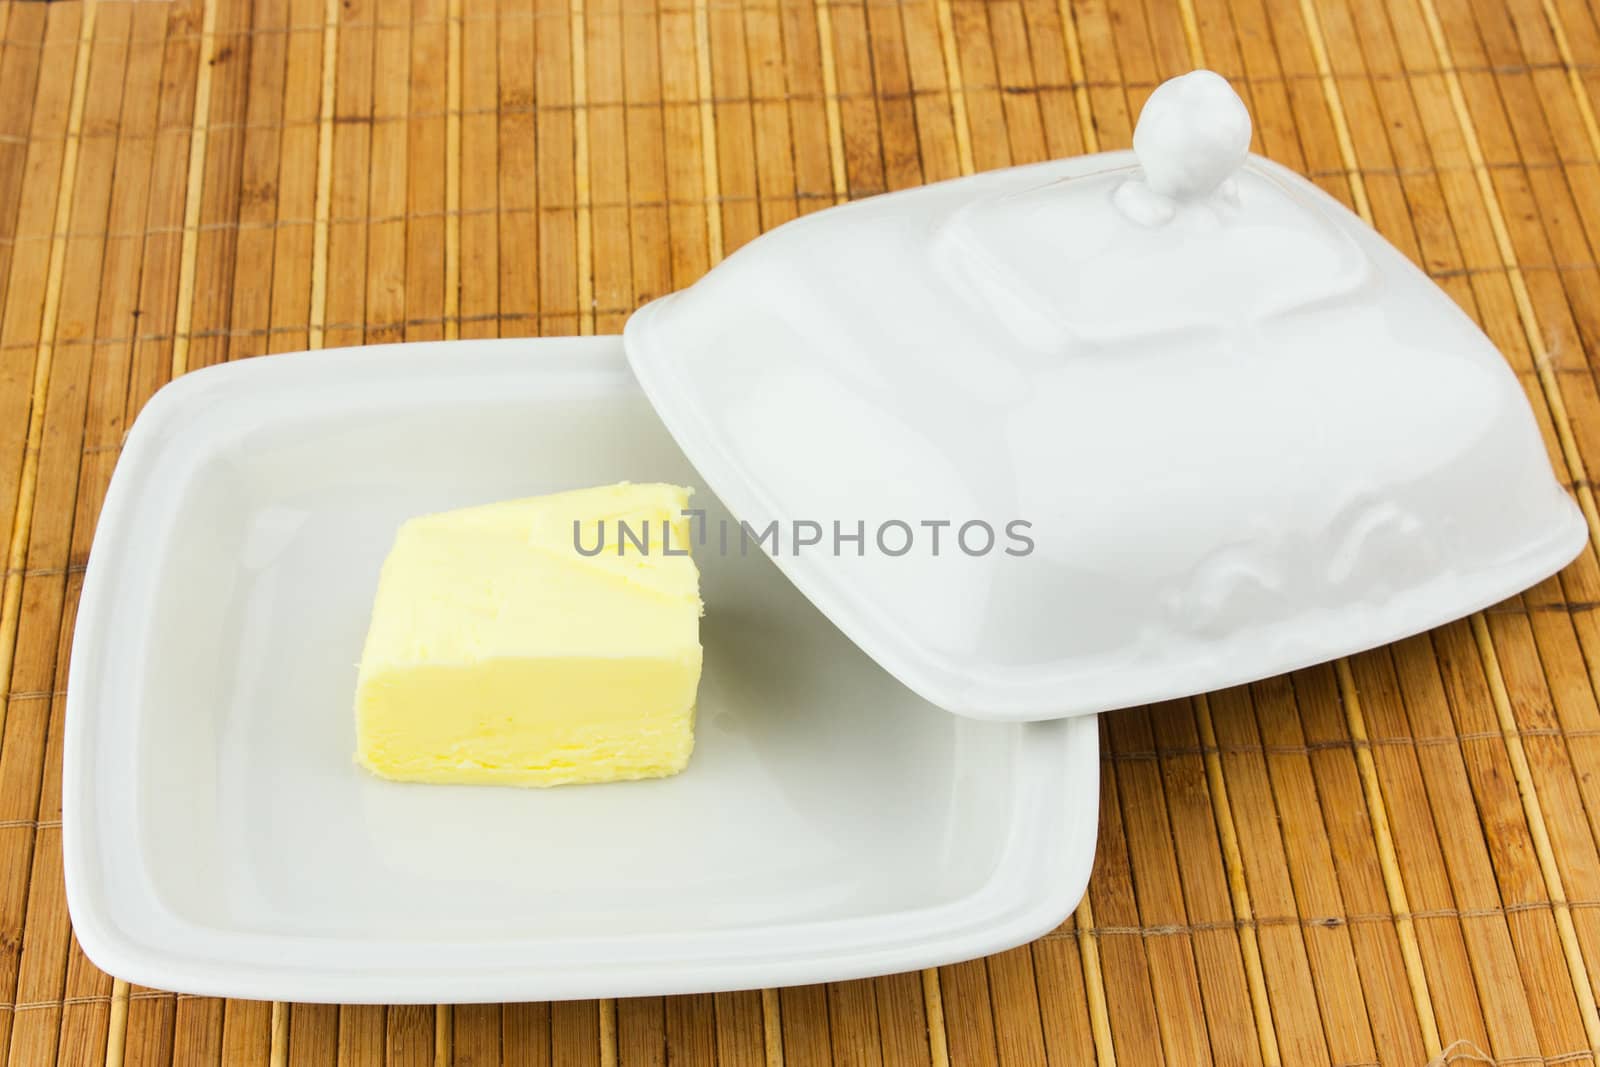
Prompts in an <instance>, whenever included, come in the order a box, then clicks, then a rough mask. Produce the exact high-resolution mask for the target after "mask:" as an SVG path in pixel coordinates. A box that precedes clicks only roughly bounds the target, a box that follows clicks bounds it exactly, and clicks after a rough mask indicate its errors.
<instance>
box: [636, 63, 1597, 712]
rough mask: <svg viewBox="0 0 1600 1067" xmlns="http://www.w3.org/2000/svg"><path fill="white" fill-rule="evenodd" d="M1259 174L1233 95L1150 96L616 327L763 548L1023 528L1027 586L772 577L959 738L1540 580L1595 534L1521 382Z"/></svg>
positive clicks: (966, 574)
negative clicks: (777, 533)
mask: <svg viewBox="0 0 1600 1067" xmlns="http://www.w3.org/2000/svg"><path fill="white" fill-rule="evenodd" d="M1249 140H1250V120H1249V116H1248V114H1247V113H1246V112H1245V108H1244V105H1243V103H1242V102H1241V101H1240V100H1239V98H1238V96H1237V95H1235V94H1234V92H1233V90H1232V89H1231V88H1230V87H1229V86H1228V85H1227V83H1226V82H1225V81H1224V80H1223V79H1222V78H1220V77H1219V76H1217V75H1215V74H1212V73H1210V72H1207V71H1197V72H1195V73H1193V74H1189V75H1185V76H1183V77H1182V78H1177V79H1174V80H1173V81H1170V82H1167V83H1166V84H1164V85H1162V86H1160V87H1159V88H1158V89H1157V90H1156V92H1155V93H1154V94H1153V95H1152V96H1151V97H1150V100H1149V102H1148V104H1147V105H1146V107H1145V109H1144V111H1143V113H1142V114H1141V115H1140V118H1139V122H1138V127H1137V132H1136V134H1135V137H1134V151H1132V152H1110V153H1105V154H1102V155H1094V156H1084V157H1081V158H1076V159H1062V160H1055V161H1052V162H1047V163H1040V164H1037V165H1033V166H1025V167H1018V168H1014V169H1010V170H1000V171H993V172H990V173H986V174H979V175H977V176H974V177H970V178H962V179H958V180H955V181H949V182H944V183H941V184H937V185H930V186H926V187H923V188H918V189H910V190H906V191H902V192H896V193H891V194H889V195H886V196H880V197H874V198H872V199H869V200H862V201H858V202H855V203H851V204H846V205H844V206H842V207H838V208H834V209H831V210H828V211H821V212H817V213H815V214H812V215H807V216H804V217H802V218H799V219H797V220H795V221H793V222H790V223H788V224H787V225H784V226H781V227H779V228H777V229H776V230H773V231H771V232H769V233H767V234H765V235H763V236H761V237H758V238H756V239H755V240H753V241H752V242H750V243H749V244H748V245H745V246H744V247H743V248H741V249H740V250H739V251H738V252H736V253H735V254H734V255H732V256H730V257H729V258H728V259H727V260H726V261H724V262H723V263H722V264H721V265H720V266H718V267H716V268H715V269H713V270H712V271H711V272H710V273H709V274H707V275H706V276H705V277H703V278H702V279H701V280H700V281H698V282H696V283H695V284H694V285H692V286H690V287H689V288H688V289H686V290H684V291H682V292H679V293H675V294H672V295H669V296H666V297H662V298H661V299H659V300H657V301H655V302H654V303H652V304H649V305H647V306H646V307H645V308H643V309H642V310H640V311H639V312H637V313H636V314H635V315H634V316H633V317H632V319H630V320H629V322H628V324H627V331H626V338H627V348H628V356H629V360H630V362H631V364H632V366H633V368H634V371H635V373H636V374H637V375H638V377H639V380H640V382H641V383H642V384H643V386H644V388H645V392H646V393H647V394H648V395H649V396H650V399H651V401H652V402H653V404H654V405H655V407H656V409H657V410H658V411H659V412H660V413H661V415H662V417H663V419H664V420H665V421H666V423H667V426H668V427H669V428H670V429H671V430H672V432H673V435H674V436H675V437H676V438H677V440H678V443H679V444H680V445H681V446H682V447H683V449H684V452H685V454H686V455H687V456H688V457H689V460H690V462H692V463H693V464H694V466H695V468H696V470H698V471H699V472H700V473H701V475H702V476H703V477H704V478H705V480H706V481H707V482H708V483H709V484H710V485H711V486H712V487H713V488H714V489H715V490H716V491H717V492H718V494H720V495H721V497H722V499H723V500H724V501H725V502H726V503H727V504H728V506H729V507H730V508H731V509H732V510H733V512H734V513H735V514H737V515H739V516H740V518H741V519H743V520H745V521H747V522H749V523H751V524H752V525H754V526H755V527H757V528H758V529H764V528H765V527H766V526H767V525H768V524H771V523H776V524H777V525H778V527H779V528H780V529H784V530H787V529H789V528H790V527H792V526H793V525H794V524H796V523H801V524H811V523H816V524H818V525H820V526H821V527H823V528H825V529H831V524H832V523H834V522H836V521H838V522H843V523H846V524H851V528H852V529H853V524H854V523H857V522H860V521H862V520H865V522H866V525H867V527H868V530H869V534H868V537H869V543H870V538H871V531H876V530H881V529H885V528H888V529H889V530H890V531H891V533H892V536H893V537H894V538H895V540H893V541H892V543H891V544H890V545H889V546H888V547H890V548H891V549H899V548H900V547H901V546H902V544H903V542H904V540H905V539H904V537H903V534H902V532H901V529H900V527H899V526H898V525H897V524H898V523H902V522H904V523H908V524H910V525H911V526H913V527H914V528H916V529H917V531H918V532H919V533H920V532H923V531H924V530H927V529H928V527H927V526H925V525H924V524H927V523H930V522H940V521H943V522H949V523H951V524H952V525H951V527H950V528H949V529H950V530H954V529H958V528H959V527H960V526H962V525H964V524H967V523H973V524H982V526H986V527H988V528H989V529H993V530H997V531H999V530H1003V529H1005V528H1006V527H1007V526H1009V525H1010V524H1012V523H1017V522H1025V523H1028V524H1029V526H1028V527H1027V533H1028V537H1029V539H1030V540H1031V541H1032V542H1033V550H1032V551H1031V552H1030V553H1029V554H1027V555H1025V556H1022V557H1020V558H1019V557H1015V556H1011V555H1007V554H1006V553H1004V552H998V551H991V552H989V553H986V554H976V555H972V556H967V555H964V554H963V553H961V552H960V551H945V552H943V553H942V554H941V553H937V552H935V551H934V545H933V544H932V542H931V541H930V540H928V539H926V537H924V539H923V540H922V541H921V542H919V543H918V544H916V545H914V546H913V547H912V549H911V550H910V551H909V552H907V553H905V554H904V555H901V556H895V557H893V558H888V557H887V556H886V554H885V553H883V552H877V551H867V552H865V553H862V554H857V553H856V552H854V551H853V550H850V551H845V552H841V553H833V552H826V551H821V552H819V551H809V552H808V551H785V552H781V553H779V554H778V555H777V556H776V558H777V562H778V563H779V565H780V566H781V567H782V568H783V570H784V572H785V573H786V574H787V575H788V576H789V578H790V579H791V580H792V581H793V582H794V583H795V584H796V585H797V586H798V587H799V588H800V589H801V590H803V591H804V592H805V594H806V595H807V597H809V598H810V599H811V600H812V601H813V602H814V603H816V604H817V605H818V606H819V607H821V608H822V610H823V611H824V612H826V613H827V615H828V616H829V617H830V618H831V619H832V620H833V621H834V622H835V623H837V624H838V626H839V627H840V629H842V630H843V631H844V632H845V633H846V634H848V635H849V636H850V638H851V639H852V640H853V641H855V643H856V644H858V645H860V646H861V647H862V648H864V649H866V650H867V651H868V652H869V653H870V654H871V655H872V656H873V657H874V658H875V659H877V660H878V662H880V663H882V664H883V665H884V666H885V667H887V668H888V669H889V670H890V671H891V672H892V673H894V674H895V675H896V676H897V677H898V678H900V679H901V680H902V681H903V682H905V683H906V684H907V685H908V686H910V687H911V688H912V689H915V690H916V691H917V692H919V693H921V694H922V695H923V696H924V697H926V698H927V699H928V700H929V701H931V702H932V703H935V704H938V705H939V706H941V707H943V708H946V709H947V710H950V711H954V712H957V713H959V714H962V715H970V716H977V717H982V718H1002V719H1046V718H1055V717H1060V716H1068V715H1081V714H1086V713H1091V712H1097V711H1104V710H1107V709H1110V708H1117V707H1124V706H1128V705H1135V704H1142V703H1148V702H1152V701H1156V700H1161V699H1166V698H1172V697H1180V696H1184V695H1187V694H1191V693H1197V692H1202V691H1207V690H1212V689H1218V688H1222V687H1225V686H1229V685H1234V684H1239V683H1242V682H1247V681H1251V680H1254V679H1258V678H1262V677H1267V676H1271V675H1274V674H1279V673H1282V672H1284V671H1288V670H1291V669H1294V668H1297V667H1302V666H1306V665H1308V664H1311V663H1316V662H1320V661H1323V660H1328V659H1332V658H1335V657H1337V656H1340V655H1343V654H1346V653H1351V652H1356V651H1359V650H1361V649H1365V648H1370V647H1373V646H1376V645H1380V644H1384V643H1387V642H1389V641H1394V640H1397V639H1399V638H1401V637H1405V636H1408V635H1410V634H1413V633H1418V632H1420V631H1423V630H1426V629H1429V628H1431V627H1433V626H1437V625H1440V624H1442V623H1445V622H1448V621H1450V620H1452V619H1455V618H1459V617H1461V616H1463V615H1467V614H1470V613H1471V612H1472V611H1475V610H1477V609H1479V608H1482V607H1485V606H1487V605H1489V604H1492V603H1494V602H1495V601H1497V600H1500V599H1503V598H1505V597H1507V596H1510V595H1512V594H1514V593H1517V592H1519V591H1521V590H1522V589H1524V588H1526V587H1528V586H1530V585H1532V584H1534V583H1535V582H1537V581H1540V580H1542V579H1543V578H1545V577H1547V576H1549V575H1550V574H1552V573H1554V572H1555V571H1556V570H1558V569H1560V568H1561V567H1562V566H1563V565H1565V564H1566V563H1567V562H1569V561H1570V560H1571V559H1572V558H1573V557H1574V556H1575V555H1576V554H1577V553H1578V551H1579V549H1580V548H1581V547H1582V545H1583V543H1584V540H1585V538H1586V536H1587V534H1586V529H1585V524H1584V522H1583V519H1582V516H1581V514H1580V513H1579V511H1578V509H1577V507H1576V505H1575V504H1574V503H1573V502H1572V501H1571V500H1570V499H1569V498H1568V496H1567V495H1566V493H1565V492H1563V490H1562V489H1561V487H1560V486H1559V485H1558V484H1557V482H1556V480H1555V478H1554V476H1553V474H1552V472H1551V468H1550V461H1549V458H1548V456H1547V454H1546V452H1545V449H1544V445H1543V442H1542V441H1541V439H1540V435H1539V431H1538V428H1537V426H1536V424H1535V422H1534V418H1533V414H1532V412H1531V411H1530V409H1529V407H1528V402H1527V398H1526V397H1525V396H1524V394H1523V392H1522V388H1521V386H1520V385H1519V383H1518V382H1517V379H1516V377H1515V376H1514V375H1513V374H1512V372H1511V371H1510V369H1509V368H1508V367H1507V365H1506V363H1505V360H1504V359H1503V358H1502V357H1501V356H1500V354H1499V353H1498V352H1497V351H1496V350H1495V348H1494V346H1493V345H1492V343H1491V342H1490V341H1489V339H1488V338H1487V337H1485V336H1484V334H1483V333H1482V331H1480V330H1479V329H1478V328H1477V326H1476V325H1475V324H1474V323H1473V322H1472V321H1471V320H1470V319H1469V318H1468V317H1467V316H1466V315H1465V314H1464V313H1463V312H1462V311H1461V310H1460V309H1459V308H1458V307H1457V306H1456V305H1455V304H1454V303H1453V302H1452V301H1451V300H1450V298H1449V297H1448V296H1447V295H1446V294H1445V293H1444V292H1443V291H1442V290H1440V289H1439V288H1438V287H1437V286H1436V285H1434V284H1433V282H1432V281H1431V280H1429V279H1428V277H1427V276H1426V275H1424V274H1423V273H1422V271H1421V270H1419V269H1418V268H1417V267H1416V266H1415V265H1414V264H1412V263H1411V262H1410V261H1409V260H1407V259H1406V258H1405V257H1404V256H1403V255H1401V253H1400V252H1398V251H1397V250H1396V249H1395V248H1394V247H1393V246H1391V245H1390V244H1389V243H1388V242H1387V241H1385V240H1384V239H1383V238H1382V237H1381V236H1379V235H1378V234H1377V233H1376V232H1375V231H1374V230H1373V229H1372V228H1371V227H1369V226H1368V225H1367V224H1366V223H1364V222H1363V221H1361V220H1360V219H1359V218H1357V217H1356V216H1355V215H1353V214H1352V213H1351V212H1350V211H1348V210H1347V209H1346V208H1344V207H1343V206H1342V205H1340V204H1339V203H1338V202H1336V201H1335V200H1334V199H1333V198H1331V197H1329V196H1328V195H1327V194H1325V193H1323V192H1322V191H1321V190H1319V189H1318V188H1317V187H1316V186H1314V185H1313V184H1312V183H1311V182H1309V181H1307V180H1306V179H1305V178H1302V177H1300V176H1299V175H1296V174H1294V173H1292V172H1291V171H1289V170H1287V169H1286V168H1284V167H1282V166H1279V165H1277V164H1275V163H1272V162H1270V161H1268V160H1265V159H1261V158H1258V157H1255V156H1249V155H1247V153H1246V147H1247V145H1248V143H1249ZM982 526H980V527H978V529H979V530H980V531H981V529H982ZM806 528H807V529H809V528H810V527H809V525H807V526H806ZM978 536H979V539H980V543H981V533H980V534H979V535H978ZM847 547H852V546H847ZM872 547H877V546H872ZM974 547H978V546H974Z"/></svg>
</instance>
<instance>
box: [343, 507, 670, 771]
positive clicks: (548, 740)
mask: <svg viewBox="0 0 1600 1067" xmlns="http://www.w3.org/2000/svg"><path fill="white" fill-rule="evenodd" d="M688 497H689V491H688V490H687V489H681V488H678V487H677V486H670V485H629V484H622V485H611V486H604V487H601V488H596V489H580V490H576V491H574V492H570V493H557V494H554V495H552V496H545V497H535V498H532V499H528V500H513V501H508V502H506V503H503V504H490V505H486V506H483V507H476V508H467V509H464V510H461V511H451V512H445V513H443V514H438V515H424V516H421V517H419V518H415V519H412V520H410V521H409V522H407V523H406V524H405V525H403V526H402V527H401V528H400V532H399V533H398V535H397V536H396V538H395V543H394V547H393V548H392V549H391V550H390V552H389V556H388V558H387V559H386V560H385V561H384V564H383V573H382V576H381V577H380V579H379V582H378V593H377V597H376V601H375V603H374V605H373V610H372V624H371V627H370V629H369V630H368V632H367V642H366V647H365V650H364V651H363V652H362V656H361V673H360V678H359V681H358V683H357V689H356V709H355V710H356V749H357V751H356V759H357V761H358V762H359V763H360V764H361V765H362V766H364V767H366V768H367V769H368V770H371V771H372V772H374V773H376V774H379V775H382V776H383V777H385V778H394V779H400V780H404V781H415V782H454V783H473V784H500V785H520V786H547V785H562V784H566V783H572V782H607V781H615V780H619V779H626V778H653V777H660V776H663V775H669V774H676V773H677V772H679V771H681V770H683V769H684V767H685V766H686V765H687V764H688V762H689V754H690V752H691V751H692V749H693V748H694V712H695V691H696V689H697V687H698V685H699V682H700V655H701V653H700V595H699V582H700V576H699V572H698V571H697V570H696V568H695V565H694V561H693V560H692V559H691V558H690V556H689V555H687V550H688V549H689V547H690V541H689V539H690V528H689V524H688V522H687V520H686V518H685V517H684V514H683V512H684V509H685V508H686V507H687V506H688ZM575 520H576V521H577V522H578V523H579V524H580V526H581V534H580V537H579V540H578V542H577V543H578V544H581V545H582V546H583V548H584V550H585V551H589V552H592V551H593V550H594V549H595V547H596V545H597V544H598V543H599V538H600V536H601V535H602V532H603V535H604V538H605V541H604V548H603V549H602V550H601V551H600V552H599V553H598V554H595V555H592V556H590V555H585V554H584V553H583V552H580V551H579V550H578V548H577V546H576V544H575V542H574V532H573V523H574V521H575ZM620 524H626V526H627V527H628V529H629V530H630V531H632V533H633V534H634V535H635V539H642V536H647V537H648V538H649V541H648V545H647V550H645V551H641V550H640V549H639V548H638V547H637V546H636V544H635V541H634V540H628V541H626V542H624V541H623V540H622V539H621V538H619V525H620ZM664 541H665V542H666V543H663V542H664ZM619 545H621V551H620V552H619ZM669 550H670V553H669ZM679 553H683V554H679Z"/></svg>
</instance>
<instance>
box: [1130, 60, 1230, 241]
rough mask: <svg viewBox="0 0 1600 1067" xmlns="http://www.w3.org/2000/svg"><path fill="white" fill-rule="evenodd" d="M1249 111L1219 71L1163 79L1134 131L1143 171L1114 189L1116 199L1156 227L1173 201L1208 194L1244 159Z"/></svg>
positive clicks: (1170, 210) (1171, 208)
mask: <svg viewBox="0 0 1600 1067" xmlns="http://www.w3.org/2000/svg"><path fill="white" fill-rule="evenodd" d="M1249 150H1250V112H1249V111H1248V110H1247V109H1246V108H1245V106H1244V101H1243V100H1241V99H1239V94H1238V93H1236V92H1234V91H1233V87H1232V86H1231V85H1229V84H1228V81H1227V79H1226V78H1224V77H1223V76H1222V75H1220V74H1217V73H1215V72H1214V71H1209V70H1196V71H1191V72H1189V73H1188V74H1184V75H1181V76H1179V77H1176V78H1172V79H1170V80H1168V81H1165V82H1162V83H1161V84H1160V85H1159V86H1157V87H1156V91H1155V92H1153V93H1151V94H1150V99H1149V100H1147V101H1146V102H1145V105H1144V110H1142V111H1141V112H1139V124H1138V126H1137V127H1135V128H1134V131H1133V151H1134V154H1135V155H1137V156H1138V157H1139V168H1140V170H1141V171H1142V175H1141V177H1139V178H1135V179H1132V180H1130V181H1128V182H1126V183H1125V184H1124V185H1123V186H1122V188H1120V189H1119V190H1118V191H1117V203H1118V205H1119V206H1120V207H1122V209H1123V211H1124V212H1126V213H1127V214H1128V215H1130V216H1131V217H1133V218H1134V219H1136V220H1137V221H1139V222H1143V223H1145V224H1147V225H1156V224H1159V223H1162V222H1165V221H1166V220H1167V219H1168V218H1171V216H1172V213H1173V212H1174V211H1175V210H1176V209H1177V206H1178V204H1180V203H1184V202H1186V201H1192V200H1199V199H1202V198H1204V197H1207V196H1210V195H1211V194H1212V193H1213V192H1215V191H1216V190H1217V188H1218V187H1219V186H1221V185H1222V184H1223V183H1224V182H1226V181H1227V180H1228V178H1229V177H1231V176H1232V175H1233V173H1234V172H1235V171H1237V170H1238V169H1239V167H1240V166H1241V165H1242V164H1243V163H1244V160H1245V156H1246V155H1247V154H1248V153H1249Z"/></svg>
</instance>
